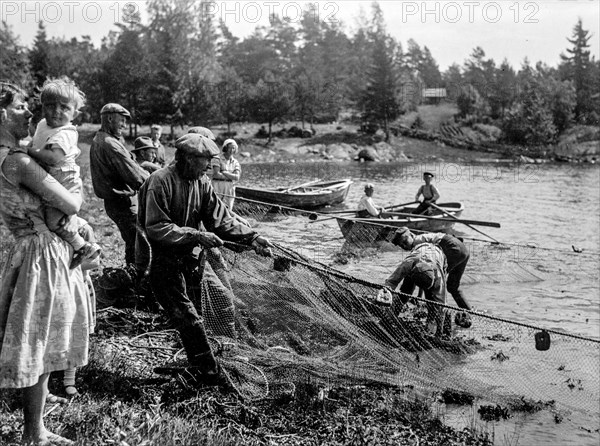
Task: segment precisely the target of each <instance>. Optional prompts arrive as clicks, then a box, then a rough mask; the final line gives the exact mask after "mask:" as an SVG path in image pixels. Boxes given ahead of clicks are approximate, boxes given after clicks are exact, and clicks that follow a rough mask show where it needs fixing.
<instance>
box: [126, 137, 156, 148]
mask: <svg viewBox="0 0 600 446" xmlns="http://www.w3.org/2000/svg"><path fill="white" fill-rule="evenodd" d="M155 148H156V147H154V144H152V140H151V139H150V138H148V137H147V136H140V137H139V138H136V139H135V141H133V149H131V151H132V152H136V151H138V150H143V149H155Z"/></svg>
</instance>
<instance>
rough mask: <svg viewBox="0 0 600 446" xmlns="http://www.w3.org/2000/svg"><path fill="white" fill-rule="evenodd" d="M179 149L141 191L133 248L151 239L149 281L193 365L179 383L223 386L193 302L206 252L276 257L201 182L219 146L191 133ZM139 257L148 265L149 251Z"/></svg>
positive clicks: (267, 244)
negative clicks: (244, 248) (243, 249)
mask: <svg viewBox="0 0 600 446" xmlns="http://www.w3.org/2000/svg"><path fill="white" fill-rule="evenodd" d="M175 148H176V152H175V163H174V164H170V165H169V166H167V167H165V168H163V169H160V170H157V171H156V172H154V173H153V174H152V175H150V177H149V178H148V180H147V181H146V182H145V183H144V185H143V186H142V188H141V189H140V192H139V211H138V220H137V222H138V227H139V228H140V231H138V243H137V245H136V246H141V245H143V244H145V243H146V240H147V241H148V242H149V244H150V247H151V252H152V259H151V265H150V274H149V276H150V282H151V285H152V288H153V290H154V293H155V295H156V297H157V300H158V302H159V303H160V304H161V306H162V307H163V308H164V309H165V311H166V313H167V314H168V315H169V317H170V319H171V323H172V324H173V326H174V327H175V328H176V329H177V331H178V332H179V336H180V337H181V341H182V344H183V347H184V349H185V351H186V354H187V359H188V362H189V364H190V366H189V367H187V368H184V369H183V371H184V372H185V373H182V376H183V377H188V382H190V383H191V384H204V385H226V383H227V381H226V379H225V378H224V374H222V373H221V368H220V366H219V364H218V363H217V360H216V359H215V357H214V355H213V352H212V349H211V347H210V344H209V343H208V338H207V335H206V331H205V327H204V321H203V319H202V317H201V316H200V315H199V314H198V312H197V310H196V307H195V306H194V303H193V302H192V300H191V299H190V296H192V297H193V296H194V293H197V292H198V291H199V290H200V287H201V281H202V274H203V271H204V266H205V261H206V257H205V254H204V251H205V250H206V249H210V248H214V247H219V246H222V245H223V241H222V240H221V238H223V239H225V240H229V241H232V242H237V243H240V244H244V245H248V246H251V247H253V248H254V249H255V251H256V252H257V253H258V254H261V255H265V256H270V255H271V250H270V247H271V246H272V245H271V243H270V242H269V241H268V240H267V239H266V238H264V237H262V236H260V235H258V234H257V233H256V232H255V231H254V230H253V229H251V228H249V227H248V226H245V225H243V224H241V223H240V222H239V221H238V220H236V219H235V218H234V217H233V216H232V215H231V213H230V212H229V209H227V206H225V204H223V202H222V201H221V200H220V199H219V197H217V195H216V193H215V191H214V190H213V188H212V185H211V182H210V180H209V179H208V177H206V176H205V175H204V172H205V171H206V170H207V168H208V167H209V165H210V162H211V159H212V158H214V157H216V156H218V155H219V149H218V147H217V145H216V144H215V143H214V142H212V141H211V140H210V139H208V138H206V137H203V136H201V135H198V134H186V135H183V136H182V137H181V138H179V139H178V140H177V141H176V142H175ZM204 228H206V229H204ZM138 253H139V254H140V255H141V256H142V260H144V258H143V257H144V252H141V251H138ZM232 305H233V304H232V303H231V306H232ZM156 371H157V372H159V373H161V372H162V373H168V371H167V370H158V369H157V370H156ZM171 372H172V371H171Z"/></svg>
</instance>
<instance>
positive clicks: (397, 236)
mask: <svg viewBox="0 0 600 446" xmlns="http://www.w3.org/2000/svg"><path fill="white" fill-rule="evenodd" d="M409 234H411V232H410V229H408V228H407V227H406V226H402V227H400V228H398V229H396V232H394V237H393V238H392V243H393V244H394V245H400V244H401V242H402V241H403V240H405V239H406V238H407V237H408V235H409Z"/></svg>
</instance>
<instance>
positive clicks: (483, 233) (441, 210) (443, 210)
mask: <svg viewBox="0 0 600 446" xmlns="http://www.w3.org/2000/svg"><path fill="white" fill-rule="evenodd" d="M429 206H431V207H433V208H435V209H437V210H438V211H440V212H442V213H443V214H446V215H448V216H449V217H450V218H452V219H454V220H460V219H459V218H458V217H455V216H454V215H452V214H450V213H449V212H448V211H446V210H445V209H444V208H441V207H439V206H438V205H437V204H435V203H429ZM457 223H462V222H460V221H459V222H457ZM463 224H464V225H466V226H468V227H469V228H471V229H472V230H473V231H477V232H479V233H480V234H481V235H485V236H486V237H487V238H489V239H491V240H493V241H494V242H495V243H497V244H498V245H499V244H500V242H499V241H498V240H496V239H495V238H494V237H492V236H491V235H487V234H486V233H485V232H482V231H480V230H479V229H477V228H474V227H473V226H471V225H470V224H468V223H463Z"/></svg>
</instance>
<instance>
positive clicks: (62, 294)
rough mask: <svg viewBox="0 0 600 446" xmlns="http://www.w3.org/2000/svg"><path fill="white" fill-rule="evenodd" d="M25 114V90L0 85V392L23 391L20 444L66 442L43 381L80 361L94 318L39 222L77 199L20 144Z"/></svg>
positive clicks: (74, 272) (75, 205)
mask: <svg viewBox="0 0 600 446" xmlns="http://www.w3.org/2000/svg"><path fill="white" fill-rule="evenodd" d="M31 116H32V115H31V112H30V111H29V110H28V108H27V104H26V102H25V95H24V92H23V91H22V90H20V89H19V88H17V87H15V86H14V85H11V84H7V83H0V215H1V216H2V219H3V220H4V223H5V224H6V226H7V227H8V229H9V230H10V232H11V233H12V234H13V236H14V238H15V242H14V245H13V247H12V249H11V250H10V251H9V252H8V253H7V256H6V262H5V263H4V265H3V268H2V272H1V277H2V283H1V286H0V388H22V389H23V413H24V428H23V443H24V444H35V445H50V444H70V442H69V440H67V439H65V438H63V437H60V436H59V435H56V434H53V433H51V432H49V431H48V430H46V428H45V426H44V421H43V410H44V403H45V400H46V396H47V394H48V377H49V375H50V373H51V372H53V371H58V370H66V369H70V368H73V367H77V366H82V365H85V364H86V363H87V359H88V338H89V333H90V331H91V330H92V327H93V320H92V315H91V314H90V300H89V291H88V289H87V287H86V284H85V281H84V277H83V273H82V270H81V268H80V267H77V268H73V269H71V268H70V267H69V266H70V263H71V258H72V255H73V247H72V246H71V245H70V244H69V242H67V241H65V240H64V239H63V238H61V237H59V236H58V235H57V234H56V233H54V232H52V231H50V230H49V229H48V226H47V224H46V221H45V217H46V208H47V207H52V208H55V209H57V210H59V211H61V212H62V213H63V214H65V215H68V216H72V215H74V214H76V213H77V212H78V211H79V209H80V206H81V203H82V200H81V196H80V195H78V194H73V193H71V192H69V190H67V189H66V188H65V187H63V186H62V185H61V184H60V183H59V182H58V181H57V180H56V179H55V178H54V177H52V176H51V175H50V174H49V173H47V172H46V171H45V170H44V169H43V168H42V167H40V165H39V164H38V163H36V162H35V161H34V159H32V158H31V157H30V156H29V155H28V154H27V151H26V149H23V148H21V147H20V146H19V141H20V140H21V139H23V138H25V137H26V136H27V134H28V127H29V121H30V119H31ZM66 221H67V225H75V226H76V225H78V224H79V221H78V220H77V219H73V218H72V219H66ZM64 229H65V230H68V229H70V227H69V228H64Z"/></svg>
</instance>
